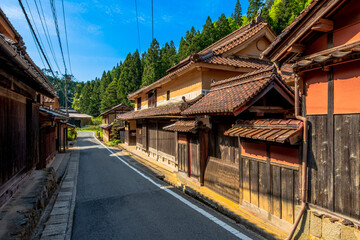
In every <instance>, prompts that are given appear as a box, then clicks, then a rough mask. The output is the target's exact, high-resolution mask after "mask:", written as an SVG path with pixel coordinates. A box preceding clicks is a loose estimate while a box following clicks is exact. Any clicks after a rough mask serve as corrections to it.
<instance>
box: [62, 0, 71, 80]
mask: <svg viewBox="0 0 360 240" xmlns="http://www.w3.org/2000/svg"><path fill="white" fill-rule="evenodd" d="M61 3H62V10H63V17H64V27H65V37H66V48H67V54H68V60H69V68H70V72H71V74H72V69H71V61H70V53H69V41H68V35H67V29H66V20H65V8H64V0H62V1H61Z"/></svg>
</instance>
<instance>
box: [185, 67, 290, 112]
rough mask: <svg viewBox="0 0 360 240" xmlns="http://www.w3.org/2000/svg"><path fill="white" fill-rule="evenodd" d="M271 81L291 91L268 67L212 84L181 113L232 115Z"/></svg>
mask: <svg viewBox="0 0 360 240" xmlns="http://www.w3.org/2000/svg"><path fill="white" fill-rule="evenodd" d="M273 81H276V82H277V83H278V84H280V85H282V86H283V87H284V88H286V89H287V90H288V91H289V92H292V89H291V88H290V87H289V86H288V85H287V84H286V83H285V82H284V81H283V80H281V78H280V77H279V76H278V75H277V74H275V73H273V71H272V68H268V69H265V70H261V71H254V72H252V73H249V74H243V75H240V76H238V77H234V78H230V79H227V80H223V81H221V82H217V83H215V84H213V85H212V88H211V90H210V92H209V93H208V94H207V95H206V96H205V97H203V98H202V99H200V100H199V101H198V102H197V103H196V104H194V105H193V106H191V107H189V108H188V109H186V110H185V111H183V112H182V114H184V115H193V114H220V113H221V114H231V115H233V114H234V112H235V111H236V110H238V109H240V108H241V107H243V106H245V104H246V103H247V102H249V101H250V100H252V99H253V98H254V97H255V96H256V95H257V94H259V93H260V92H261V91H262V90H263V89H264V88H266V87H267V86H268V85H269V84H270V83H271V82H273Z"/></svg>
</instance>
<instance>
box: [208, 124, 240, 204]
mask: <svg viewBox="0 0 360 240" xmlns="http://www.w3.org/2000/svg"><path fill="white" fill-rule="evenodd" d="M230 127H231V125H230V124H222V123H219V122H218V123H214V124H213V130H212V131H211V132H210V134H209V137H210V158H209V160H208V163H207V165H206V169H205V181H204V185H205V186H207V187H209V188H210V189H212V190H214V191H215V192H217V193H219V194H221V195H223V196H225V197H227V198H229V199H231V200H233V201H234V202H237V203H238V202H239V144H238V140H237V138H233V137H228V136H224V132H225V131H226V130H227V129H229V128H230Z"/></svg>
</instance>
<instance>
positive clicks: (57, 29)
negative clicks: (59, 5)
mask: <svg viewBox="0 0 360 240" xmlns="http://www.w3.org/2000/svg"><path fill="white" fill-rule="evenodd" d="M50 5H51V11H52V14H53V19H54V24H55V29H56V34H57V38H58V42H59V46H60V51H61V57H62V60H63V63H64V68H65V75H66V74H67V68H66V63H65V57H64V51H63V48H62V44H61V38H60V32H59V25H58V21H57V16H56V8H55V3H54V0H50Z"/></svg>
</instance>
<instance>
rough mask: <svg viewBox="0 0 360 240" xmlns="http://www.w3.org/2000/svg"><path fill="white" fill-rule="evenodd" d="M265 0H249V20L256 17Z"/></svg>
mask: <svg viewBox="0 0 360 240" xmlns="http://www.w3.org/2000/svg"><path fill="white" fill-rule="evenodd" d="M263 5H264V4H263V1H262V0H249V7H248V10H247V18H248V19H249V20H252V19H254V18H255V17H257V15H258V11H259V9H261V8H262V7H263Z"/></svg>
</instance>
